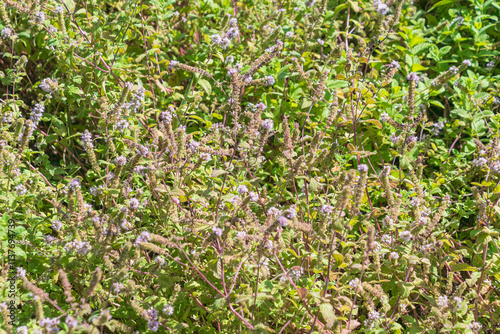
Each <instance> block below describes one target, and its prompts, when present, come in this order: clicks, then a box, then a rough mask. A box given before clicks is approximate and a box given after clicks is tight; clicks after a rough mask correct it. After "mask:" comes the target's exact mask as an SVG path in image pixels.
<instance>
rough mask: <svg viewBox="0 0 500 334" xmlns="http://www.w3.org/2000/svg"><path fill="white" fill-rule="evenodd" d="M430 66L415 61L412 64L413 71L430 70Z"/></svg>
mask: <svg viewBox="0 0 500 334" xmlns="http://www.w3.org/2000/svg"><path fill="white" fill-rule="evenodd" d="M428 69H429V68H428V67H423V66H422V65H420V64H419V63H415V64H413V65H412V66H411V70H412V71H413V72H419V71H425V70H428Z"/></svg>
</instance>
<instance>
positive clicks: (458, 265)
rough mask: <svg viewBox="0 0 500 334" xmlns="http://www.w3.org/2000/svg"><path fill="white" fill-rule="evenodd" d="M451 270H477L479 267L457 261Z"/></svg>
mask: <svg viewBox="0 0 500 334" xmlns="http://www.w3.org/2000/svg"><path fill="white" fill-rule="evenodd" d="M451 271H477V268H475V267H472V266H470V265H468V264H466V263H456V264H454V265H453V266H452V267H451Z"/></svg>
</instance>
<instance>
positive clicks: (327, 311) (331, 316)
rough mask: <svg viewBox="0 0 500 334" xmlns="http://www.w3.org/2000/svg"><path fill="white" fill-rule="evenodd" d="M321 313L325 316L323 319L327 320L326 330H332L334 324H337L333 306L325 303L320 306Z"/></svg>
mask: <svg viewBox="0 0 500 334" xmlns="http://www.w3.org/2000/svg"><path fill="white" fill-rule="evenodd" d="M319 311H320V312H321V315H322V316H323V319H325V321H326V324H325V327H326V328H332V326H333V323H334V322H335V313H334V311H333V306H332V304H330V303H323V304H321V305H320V306H319Z"/></svg>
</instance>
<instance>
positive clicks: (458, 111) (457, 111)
mask: <svg viewBox="0 0 500 334" xmlns="http://www.w3.org/2000/svg"><path fill="white" fill-rule="evenodd" d="M451 113H452V114H455V115H458V116H460V117H462V118H468V119H470V115H469V112H468V111H466V110H463V109H453V110H452V111H451Z"/></svg>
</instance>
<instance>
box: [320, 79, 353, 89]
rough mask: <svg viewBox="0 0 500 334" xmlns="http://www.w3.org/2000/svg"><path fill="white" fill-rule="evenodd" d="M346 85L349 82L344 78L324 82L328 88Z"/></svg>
mask: <svg viewBox="0 0 500 334" xmlns="http://www.w3.org/2000/svg"><path fill="white" fill-rule="evenodd" d="M347 86H349V84H348V83H347V81H344V80H330V81H327V83H326V87H328V88H329V89H336V88H344V87H347Z"/></svg>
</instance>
